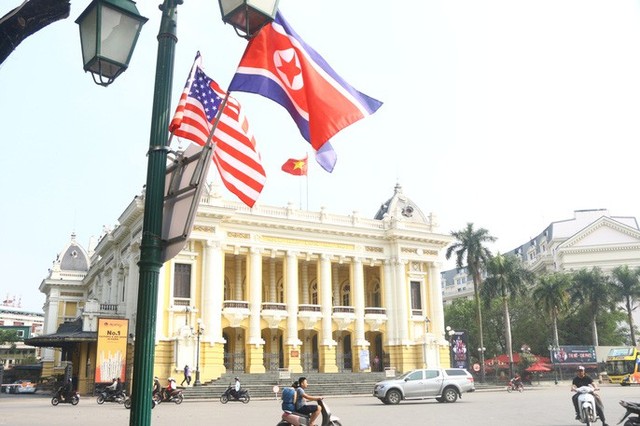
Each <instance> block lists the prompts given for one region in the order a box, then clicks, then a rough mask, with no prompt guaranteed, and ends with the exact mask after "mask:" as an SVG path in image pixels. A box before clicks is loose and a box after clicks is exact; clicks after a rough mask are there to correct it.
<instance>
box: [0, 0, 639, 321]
mask: <svg viewBox="0 0 640 426" xmlns="http://www.w3.org/2000/svg"><path fill="white" fill-rule="evenodd" d="M21 3H22V0H5V1H3V2H2V5H1V6H0V16H2V15H4V14H6V13H7V12H8V11H10V10H11V9H12V8H13V7H15V6H17V5H19V4H21ZM160 3H161V2H160V0H156V1H149V0H145V1H138V2H137V6H138V9H139V11H140V13H141V14H142V15H144V16H146V17H147V18H149V21H148V22H147V23H146V24H145V25H144V27H143V29H142V33H141V35H140V39H139V41H138V45H137V47H136V50H135V52H134V54H133V58H132V60H131V63H130V65H129V69H128V70H127V71H126V72H125V73H124V74H122V75H121V76H120V77H118V79H117V80H116V81H115V82H114V83H113V84H112V85H111V86H109V87H107V88H103V87H100V86H97V85H95V84H94V83H93V80H92V78H91V75H90V74H88V73H84V71H83V69H82V58H81V52H80V39H79V31H78V26H77V24H75V23H74V21H75V19H77V17H78V16H79V15H80V13H81V12H82V11H83V10H84V9H85V8H86V7H87V6H88V4H89V1H88V0H84V1H73V2H72V4H71V15H70V17H69V18H67V19H65V20H62V21H58V22H55V23H53V24H51V25H50V26H48V27H46V28H45V29H43V30H41V31H40V32H38V33H36V34H35V35H33V36H31V37H29V38H27V39H26V40H25V41H23V42H22V43H21V44H20V45H19V46H17V48H16V50H15V51H14V52H13V53H12V54H11V55H10V56H9V58H8V59H7V60H6V61H5V62H4V63H3V64H1V65H0V117H1V119H0V120H2V122H3V123H4V125H3V126H2V130H1V133H0V134H1V135H2V139H3V140H4V143H3V146H4V150H3V155H1V156H0V182H2V183H1V188H2V192H3V194H4V196H3V198H2V208H0V267H1V270H2V272H3V274H2V279H0V297H1V298H4V297H6V296H9V297H16V298H20V299H21V303H22V307H23V308H25V309H29V310H33V311H40V310H41V309H42V306H43V303H44V300H45V298H44V295H43V294H42V293H40V292H39V291H38V287H39V285H40V283H41V282H42V280H43V279H44V278H45V277H46V276H47V273H48V269H49V268H50V267H51V266H52V263H53V261H54V260H55V258H56V255H57V254H58V253H59V252H60V251H61V250H62V249H63V248H64V247H65V246H66V245H67V243H68V242H69V240H70V236H71V234H72V233H75V234H76V235H77V237H76V238H77V241H78V242H79V243H80V244H81V245H83V246H84V247H85V248H86V247H87V246H88V245H89V240H90V238H91V237H92V236H96V237H97V236H99V235H100V234H101V232H102V229H103V226H107V227H113V226H114V225H115V224H116V222H117V218H118V216H119V215H120V214H121V213H122V211H123V210H124V208H125V207H126V206H127V205H128V203H129V202H130V201H131V200H132V199H133V197H134V196H136V195H138V194H139V193H140V192H141V190H142V186H143V185H144V183H145V179H146V171H147V160H146V152H147V149H148V146H149V134H150V123H151V109H152V100H153V85H154V76H155V63H156V54H157V39H156V36H157V34H158V30H159V23H160V11H159V10H158V5H159V4H160ZM391 4H392V3H391V2H383V1H381V0H349V1H344V0H281V1H280V5H279V6H280V11H281V12H282V14H283V15H284V16H285V18H286V19H287V20H288V21H289V23H290V24H291V26H292V27H293V28H294V29H295V30H296V32H297V33H298V34H299V35H300V36H301V37H302V38H303V39H304V40H305V41H306V42H307V43H308V44H309V45H311V46H313V48H314V49H315V50H316V51H318V52H319V53H320V54H321V55H322V56H323V57H324V58H325V59H326V60H327V62H328V63H329V64H331V66H332V67H333V68H334V69H335V70H336V72H338V74H340V75H341V76H342V77H343V78H344V79H345V80H346V81H348V82H349V83H350V84H351V85H352V86H354V87H355V88H356V89H358V90H360V91H361V92H363V93H366V94H367V95H369V96H371V97H374V98H376V99H379V100H380V101H382V102H384V105H383V106H382V107H381V108H380V109H379V110H378V112H376V113H375V114H373V115H372V116H370V117H367V118H365V119H363V120H360V121H358V122H357V123H355V124H353V125H351V126H349V127H347V128H346V129H344V130H342V131H341V132H339V133H338V134H337V135H336V136H335V137H334V138H333V139H332V144H333V146H334V149H335V150H336V152H337V154H338V162H337V165H336V168H335V170H334V171H333V173H327V172H325V171H323V170H322V169H321V168H320V167H319V166H318V164H316V163H315V162H313V161H312V162H311V163H310V166H309V176H308V178H301V177H295V176H291V175H287V174H285V173H283V172H282V171H281V170H280V167H281V166H282V164H283V163H284V162H285V161H286V160H287V159H289V158H301V157H304V155H305V154H307V153H309V154H310V156H313V152H312V151H311V149H310V147H309V145H308V143H306V142H305V141H304V139H302V137H301V136H300V134H299V133H298V130H297V128H296V127H295V125H294V123H293V121H292V120H291V118H290V117H289V115H288V113H287V112H286V111H285V110H284V109H283V108H282V107H280V106H279V105H277V104H275V103H274V102H272V101H270V100H267V99H264V98H262V97H260V96H258V95H253V94H249V93H236V94H235V97H236V98H237V99H238V100H239V101H240V102H241V103H242V105H243V109H244V111H245V114H246V115H247V117H248V119H249V122H250V124H251V127H252V129H253V132H254V135H255V137H256V141H257V147H258V150H259V151H260V153H261V155H262V159H263V164H264V167H265V170H266V173H267V182H266V186H265V188H264V191H263V192H262V194H261V196H260V198H259V200H258V203H259V204H261V205H270V206H280V207H284V206H286V205H287V204H288V203H289V202H292V203H294V204H295V205H302V207H303V208H307V207H308V209H309V210H311V211H318V210H320V208H321V207H325V208H326V209H327V210H328V211H329V212H332V213H337V214H351V213H352V212H353V211H357V212H359V214H360V215H362V216H363V217H373V216H374V215H375V213H376V212H377V210H378V208H379V207H380V205H381V204H382V203H383V202H384V201H386V200H387V199H389V198H390V197H391V196H392V194H393V189H394V186H395V185H396V184H397V183H399V184H400V185H401V186H402V188H403V192H404V194H405V195H407V196H408V197H409V198H410V199H412V200H413V201H414V202H415V203H416V204H417V205H418V206H419V207H420V209H421V210H422V211H423V212H424V213H425V214H429V213H434V214H435V215H437V217H438V221H439V224H440V227H439V232H441V233H443V234H449V233H450V232H451V231H456V230H460V229H462V228H464V227H465V226H466V224H467V223H468V222H471V223H473V224H474V226H475V227H476V228H479V227H482V228H485V229H487V230H488V231H489V233H490V234H491V235H493V236H495V237H496V238H497V239H498V240H497V242H496V243H495V244H494V245H492V246H491V249H492V250H493V251H501V252H505V251H508V250H511V249H513V248H515V247H517V246H519V245H520V244H522V243H524V242H526V241H527V240H528V239H529V238H530V237H533V236H535V235H537V234H539V233H540V232H541V231H542V230H543V229H544V228H545V227H546V226H547V225H548V224H549V223H551V222H554V221H558V220H565V219H571V218H572V217H573V214H574V211H575V210H581V209H598V208H604V209H608V210H609V212H610V213H611V214H612V215H616V216H633V217H637V216H639V215H640V206H639V202H638V197H637V196H636V194H635V190H634V188H635V184H636V182H637V174H638V163H637V158H638V153H639V151H640V149H639V148H638V141H639V140H640V126H639V125H638V124H639V119H638V117H640V77H639V76H640V2H639V1H638V0H634V1H631V0H617V1H591V0H562V1H558V0H535V1H533V0H522V1H517V2H516V1H513V0H483V1H477V0H456V1H450V0H428V1H423V0H409V1H406V2H403V3H402V6H401V7H398V6H397V4H395V3H394V4H393V6H390V5H391ZM177 32H178V43H177V45H176V56H175V68H174V78H173V86H172V110H173V108H175V105H176V104H177V101H178V98H179V95H180V92H181V91H182V88H183V86H184V82H185V80H186V77H187V74H188V71H189V69H190V66H191V63H192V61H193V58H194V56H195V53H196V51H198V50H199V51H200V52H201V54H202V57H203V64H204V69H205V71H206V72H207V74H208V75H209V76H210V77H212V78H213V79H215V80H216V81H217V82H218V83H219V84H220V85H221V86H222V87H226V86H227V85H228V84H229V82H230V81H231V78H232V77H233V74H234V72H235V69H236V67H237V65H238V62H239V60H240V58H241V56H242V53H243V51H244V48H245V46H246V40H244V39H242V38H240V37H238V36H237V35H236V34H235V31H234V30H233V29H232V28H231V27H230V26H229V25H225V24H224V23H223V22H222V20H221V18H220V10H219V7H218V3H217V1H213V0H208V1H206V0H195V1H194V0H191V1H186V2H184V4H183V5H181V6H179V7H178V30H177ZM172 113H173V111H172ZM186 143H187V142H186V141H185V144H186ZM212 171H215V169H214V168H212ZM209 178H210V180H216V179H218V178H217V176H215V174H214V173H212V174H210V176H209ZM306 179H308V181H307V180H306ZM307 185H308V194H307V193H306V188H307ZM226 194H227V196H228V197H230V198H232V197H233V195H232V194H230V193H228V192H226ZM307 198H308V205H307ZM444 266H445V268H446V267H452V266H453V265H452V264H451V263H447V262H445V265H444ZM0 300H1V299H0Z"/></svg>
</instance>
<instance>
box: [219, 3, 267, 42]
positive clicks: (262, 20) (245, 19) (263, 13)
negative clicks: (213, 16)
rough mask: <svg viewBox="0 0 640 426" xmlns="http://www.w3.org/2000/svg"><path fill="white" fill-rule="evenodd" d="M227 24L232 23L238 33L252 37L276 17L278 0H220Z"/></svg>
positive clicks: (223, 17) (221, 10)
mask: <svg viewBox="0 0 640 426" xmlns="http://www.w3.org/2000/svg"><path fill="white" fill-rule="evenodd" d="M218 2H219V3H220V12H221V13H222V20H223V21H224V23H225V24H230V25H231V26H233V29H234V30H236V34H238V35H239V36H240V37H244V38H247V39H249V38H252V37H253V36H255V35H256V34H258V31H260V30H261V29H262V27H264V26H265V25H267V24H268V23H269V22H271V21H273V20H274V19H275V18H276V12H277V11H278V0H218ZM241 32H242V33H244V34H242V33H241Z"/></svg>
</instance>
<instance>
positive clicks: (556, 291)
mask: <svg viewBox="0 0 640 426" xmlns="http://www.w3.org/2000/svg"><path fill="white" fill-rule="evenodd" d="M572 282H573V277H572V276H571V275H570V274H567V273H564V272H553V273H550V274H545V275H541V276H539V277H538V283H537V285H536V287H535V288H534V289H533V300H534V303H535V304H536V307H538V308H539V309H540V310H543V311H544V312H546V313H547V314H549V315H550V316H551V322H552V324H553V347H554V348H558V347H560V339H558V316H559V315H560V314H561V313H563V312H565V311H566V310H567V309H568V308H569V288H571V284H572ZM560 374H562V372H561V373H560Z"/></svg>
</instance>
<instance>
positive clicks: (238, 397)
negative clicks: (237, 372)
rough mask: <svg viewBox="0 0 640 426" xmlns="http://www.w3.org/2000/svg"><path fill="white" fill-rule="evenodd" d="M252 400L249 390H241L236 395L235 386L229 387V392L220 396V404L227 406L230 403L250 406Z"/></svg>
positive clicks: (226, 391)
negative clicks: (236, 402)
mask: <svg viewBox="0 0 640 426" xmlns="http://www.w3.org/2000/svg"><path fill="white" fill-rule="evenodd" d="M250 399H251V397H250V396H249V391H248V390H247V389H242V388H240V390H239V391H238V392H237V393H236V392H235V387H234V386H233V385H229V387H228V388H227V390H225V391H224V392H223V393H222V395H220V402H222V403H223V404H226V403H227V402H229V401H231V402H234V401H240V402H242V403H243V404H248V403H249V400H250Z"/></svg>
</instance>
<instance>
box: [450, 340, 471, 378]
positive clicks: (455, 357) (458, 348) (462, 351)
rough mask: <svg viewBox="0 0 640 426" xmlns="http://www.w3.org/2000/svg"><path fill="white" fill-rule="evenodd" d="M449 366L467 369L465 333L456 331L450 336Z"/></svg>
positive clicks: (467, 356)
mask: <svg viewBox="0 0 640 426" xmlns="http://www.w3.org/2000/svg"><path fill="white" fill-rule="evenodd" d="M450 343H451V346H450V348H449V349H450V351H451V366H452V367H454V368H465V369H467V370H468V369H469V353H468V350H467V332H466V331H456V332H455V333H454V334H453V335H452V336H451V342H450Z"/></svg>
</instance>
